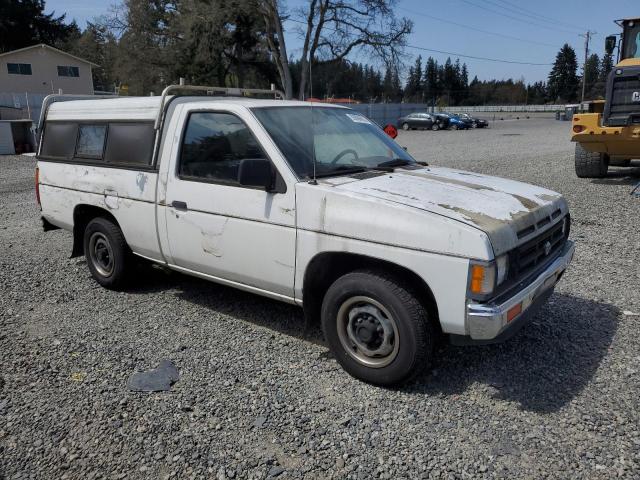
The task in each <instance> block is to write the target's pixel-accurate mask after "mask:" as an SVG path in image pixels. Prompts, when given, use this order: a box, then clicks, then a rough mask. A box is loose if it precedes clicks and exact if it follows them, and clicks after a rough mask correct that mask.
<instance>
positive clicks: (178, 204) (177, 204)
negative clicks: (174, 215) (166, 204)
mask: <svg viewBox="0 0 640 480" xmlns="http://www.w3.org/2000/svg"><path fill="white" fill-rule="evenodd" d="M171 206H172V207H173V208H175V209H176V210H186V209H187V202H181V201H180V200H174V201H173V202H171Z"/></svg>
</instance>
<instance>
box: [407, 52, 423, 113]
mask: <svg viewBox="0 0 640 480" xmlns="http://www.w3.org/2000/svg"><path fill="white" fill-rule="evenodd" d="M422 94H423V89H422V56H420V55H418V58H416V63H415V65H414V66H413V67H411V68H409V75H408V77H407V85H406V86H405V89H404V97H405V100H407V101H408V102H420V101H422Z"/></svg>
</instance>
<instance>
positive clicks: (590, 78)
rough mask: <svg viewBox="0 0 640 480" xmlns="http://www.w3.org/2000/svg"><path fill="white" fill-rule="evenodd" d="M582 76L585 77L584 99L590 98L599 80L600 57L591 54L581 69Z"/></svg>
mask: <svg viewBox="0 0 640 480" xmlns="http://www.w3.org/2000/svg"><path fill="white" fill-rule="evenodd" d="M582 75H583V78H584V75H586V80H587V81H586V85H585V95H586V98H587V99H588V98H591V97H592V96H593V95H594V94H596V92H595V90H594V89H595V87H596V84H597V82H598V79H599V78H600V57H598V54H596V53H593V54H591V55H589V58H587V61H586V63H585V64H584V66H583V67H582Z"/></svg>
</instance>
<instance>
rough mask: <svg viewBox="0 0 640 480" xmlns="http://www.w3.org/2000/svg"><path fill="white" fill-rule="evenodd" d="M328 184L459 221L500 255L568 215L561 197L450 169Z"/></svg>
mask: <svg viewBox="0 0 640 480" xmlns="http://www.w3.org/2000/svg"><path fill="white" fill-rule="evenodd" d="M348 179H349V177H346V178H345V177H342V178H334V179H326V180H327V181H329V183H333V186H334V187H335V188H337V189H338V190H342V191H345V192H351V193H355V194H362V195H368V196H370V197H375V198H378V199H382V200H386V201H389V202H393V203H399V204H403V205H407V206H409V207H413V208H417V209H420V210H425V211H428V212H431V213H434V214H438V215H442V216H444V217H447V218H449V219H453V220H457V221H459V222H462V223H464V224H466V225H469V226H472V227H475V228H478V229H480V230H482V231H483V232H485V233H486V234H487V236H488V237H489V239H490V241H491V245H492V247H493V250H494V254H495V255H496V256H498V255H500V254H502V253H504V252H506V251H508V250H510V249H512V248H513V247H515V246H516V245H517V244H518V243H519V242H525V241H527V240H528V239H530V238H532V237H534V236H535V235H536V232H537V230H538V228H543V227H544V225H545V224H547V225H548V224H549V223H555V221H557V220H559V219H560V218H561V216H563V215H564V214H565V213H566V212H567V211H568V208H567V204H566V201H565V200H564V198H563V197H562V195H560V194H559V193H556V192H553V191H551V190H547V189H545V188H541V187H537V186H534V185H530V184H527V183H522V182H517V181H514V180H507V179H504V178H498V177H492V176H488V175H480V174H477V173H471V172H465V171H460V170H453V169H449V168H440V167H428V168H422V169H416V170H404V169H398V170H396V171H395V172H394V173H391V174H384V175H379V176H374V177H372V178H366V179H363V180H355V179H349V180H351V181H347V180H348Z"/></svg>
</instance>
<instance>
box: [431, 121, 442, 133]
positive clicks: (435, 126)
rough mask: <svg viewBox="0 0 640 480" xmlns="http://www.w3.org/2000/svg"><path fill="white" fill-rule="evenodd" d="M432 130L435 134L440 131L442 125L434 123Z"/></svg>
mask: <svg viewBox="0 0 640 480" xmlns="http://www.w3.org/2000/svg"><path fill="white" fill-rule="evenodd" d="M431 130H433V131H434V132H437V131H438V130H440V125H438V124H437V123H434V124H433V125H431Z"/></svg>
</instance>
